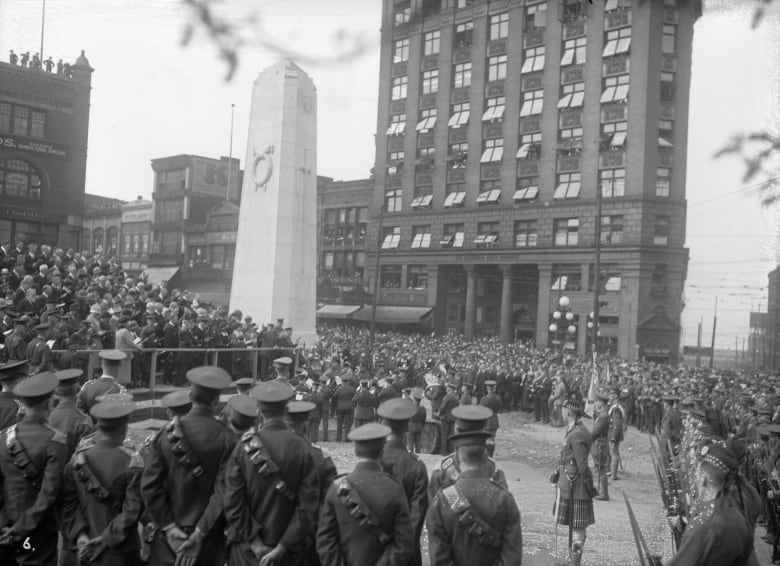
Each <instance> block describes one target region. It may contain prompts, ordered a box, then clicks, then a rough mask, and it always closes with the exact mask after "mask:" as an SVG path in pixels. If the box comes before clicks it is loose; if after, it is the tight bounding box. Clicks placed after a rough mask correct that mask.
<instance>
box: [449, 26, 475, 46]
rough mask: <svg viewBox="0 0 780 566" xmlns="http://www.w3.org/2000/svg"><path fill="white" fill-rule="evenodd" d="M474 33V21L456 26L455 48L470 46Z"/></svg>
mask: <svg viewBox="0 0 780 566" xmlns="http://www.w3.org/2000/svg"><path fill="white" fill-rule="evenodd" d="M473 35H474V22H464V23H462V24H458V25H456V26H455V38H454V41H453V43H454V45H455V48H458V47H470V46H471V43H472V41H473Z"/></svg>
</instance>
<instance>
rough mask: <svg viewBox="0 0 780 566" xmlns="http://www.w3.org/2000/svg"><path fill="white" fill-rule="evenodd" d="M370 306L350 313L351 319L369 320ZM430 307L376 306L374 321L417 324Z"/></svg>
mask: <svg viewBox="0 0 780 566" xmlns="http://www.w3.org/2000/svg"><path fill="white" fill-rule="evenodd" d="M372 310H373V309H372V308H371V307H370V306H367V307H363V308H362V309H360V310H359V311H358V312H356V313H354V314H353V315H352V317H351V318H352V319H353V320H362V321H364V322H370V321H371V313H372ZM432 310H433V309H432V308H431V307H390V306H382V305H380V306H377V307H376V322H378V323H380V324H419V323H420V321H421V320H422V318H423V317H425V316H427V315H429V314H430V313H431V311H432Z"/></svg>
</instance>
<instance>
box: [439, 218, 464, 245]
mask: <svg viewBox="0 0 780 566" xmlns="http://www.w3.org/2000/svg"><path fill="white" fill-rule="evenodd" d="M464 235H465V231H464V228H463V224H445V225H444V236H443V237H442V239H441V241H440V242H439V243H440V244H441V246H442V247H443V248H462V247H463V238H464Z"/></svg>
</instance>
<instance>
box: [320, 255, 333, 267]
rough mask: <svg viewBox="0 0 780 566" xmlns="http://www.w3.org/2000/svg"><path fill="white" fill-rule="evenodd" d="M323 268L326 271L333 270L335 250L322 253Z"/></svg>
mask: <svg viewBox="0 0 780 566" xmlns="http://www.w3.org/2000/svg"><path fill="white" fill-rule="evenodd" d="M322 269H323V270H324V271H332V270H333V252H325V253H324V254H322Z"/></svg>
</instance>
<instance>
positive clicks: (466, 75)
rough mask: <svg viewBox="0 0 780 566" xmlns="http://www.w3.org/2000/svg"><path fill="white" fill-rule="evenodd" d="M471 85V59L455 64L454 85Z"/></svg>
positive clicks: (457, 86)
mask: <svg viewBox="0 0 780 566" xmlns="http://www.w3.org/2000/svg"><path fill="white" fill-rule="evenodd" d="M470 85H471V61H469V62H466V63H459V64H458V65H455V72H454V73H453V75H452V87H453V88H461V87H467V86H470Z"/></svg>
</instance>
